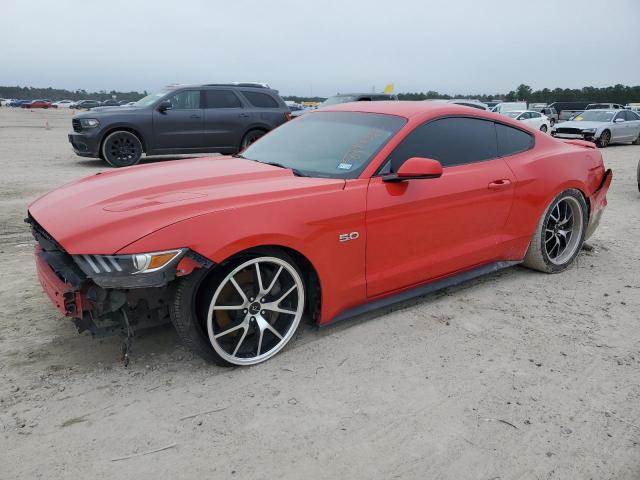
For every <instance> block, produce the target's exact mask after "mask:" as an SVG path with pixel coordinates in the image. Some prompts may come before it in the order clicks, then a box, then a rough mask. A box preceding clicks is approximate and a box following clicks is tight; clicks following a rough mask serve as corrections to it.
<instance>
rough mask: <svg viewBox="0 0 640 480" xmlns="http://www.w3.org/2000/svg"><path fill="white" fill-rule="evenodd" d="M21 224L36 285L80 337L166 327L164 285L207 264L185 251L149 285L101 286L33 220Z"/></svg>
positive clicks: (166, 292)
mask: <svg viewBox="0 0 640 480" xmlns="http://www.w3.org/2000/svg"><path fill="white" fill-rule="evenodd" d="M26 221H27V223H29V224H30V225H31V228H32V232H33V236H34V238H35V239H36V241H37V242H38V243H37V245H36V246H35V260H36V271H37V275H38V280H39V282H40V285H41V286H42V289H43V291H44V292H45V293H46V294H47V296H48V297H49V299H50V300H51V302H52V303H53V305H54V306H55V307H56V309H57V310H58V311H59V312H60V313H61V314H62V315H65V316H67V317H71V318H72V319H73V321H74V323H75V324H76V327H77V328H78V331H79V332H83V331H87V330H88V331H89V332H91V333H92V334H93V335H96V336H109V335H117V334H124V335H127V336H128V335H130V334H131V331H138V330H141V329H144V328H149V327H153V326H157V325H161V324H165V323H168V322H169V321H170V318H169V309H168V303H169V297H170V288H169V283H170V282H171V281H172V280H173V279H175V278H176V276H183V275H188V274H190V273H191V272H192V271H193V270H194V269H196V268H202V267H208V266H211V265H212V262H210V261H209V260H208V259H206V258H205V257H202V256H201V255H198V254H196V253H195V252H191V251H190V250H189V251H186V253H185V255H183V256H182V258H181V259H180V260H179V261H177V262H174V263H173V264H172V265H171V270H170V273H165V274H164V275H163V276H159V275H157V274H154V275H151V276H149V278H148V280H149V281H150V282H151V284H150V285H147V284H145V283H144V282H141V281H140V280H139V278H140V277H137V278H138V279H137V280H136V281H135V282H134V283H132V282H131V281H130V280H129V279H127V280H125V281H123V282H122V284H121V285H118V283H117V281H112V282H110V283H107V284H103V282H102V280H103V279H102V278H101V277H96V278H92V277H90V276H89V275H87V274H86V273H85V271H83V269H81V268H80V267H79V265H78V263H77V262H76V261H74V259H73V258H72V256H71V255H69V254H68V253H67V252H66V251H65V250H64V249H63V248H62V246H61V245H59V244H58V243H57V242H56V241H55V239H53V237H51V236H50V235H49V234H48V233H47V232H46V231H45V230H44V229H43V228H42V227H41V226H40V225H39V224H38V223H37V222H36V221H35V219H33V218H32V217H29V218H28V219H27V220H26ZM154 273H156V272H154ZM116 278H117V277H116ZM98 283H100V284H98Z"/></svg>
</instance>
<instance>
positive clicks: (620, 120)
mask: <svg viewBox="0 0 640 480" xmlns="http://www.w3.org/2000/svg"><path fill="white" fill-rule="evenodd" d="M615 122H616V123H622V122H624V118H616V119H615Z"/></svg>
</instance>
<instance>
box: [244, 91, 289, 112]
mask: <svg viewBox="0 0 640 480" xmlns="http://www.w3.org/2000/svg"><path fill="white" fill-rule="evenodd" d="M242 95H244V96H245V98H246V99H247V100H248V101H249V103H250V104H251V105H253V106H254V107H257V108H279V107H280V105H278V102H276V101H275V99H274V98H273V97H272V96H271V95H268V94H266V93H261V92H252V91H248V90H242Z"/></svg>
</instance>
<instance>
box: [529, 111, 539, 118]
mask: <svg viewBox="0 0 640 480" xmlns="http://www.w3.org/2000/svg"><path fill="white" fill-rule="evenodd" d="M529 116H530V117H531V118H540V114H539V113H538V112H530V113H529Z"/></svg>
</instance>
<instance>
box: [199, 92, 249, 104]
mask: <svg viewBox="0 0 640 480" xmlns="http://www.w3.org/2000/svg"><path fill="white" fill-rule="evenodd" d="M205 98H206V102H205V108H239V107H241V106H242V105H241V104H240V100H239V99H238V97H237V96H236V94H235V93H233V92H232V91H231V90H207V91H206V92H205Z"/></svg>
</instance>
